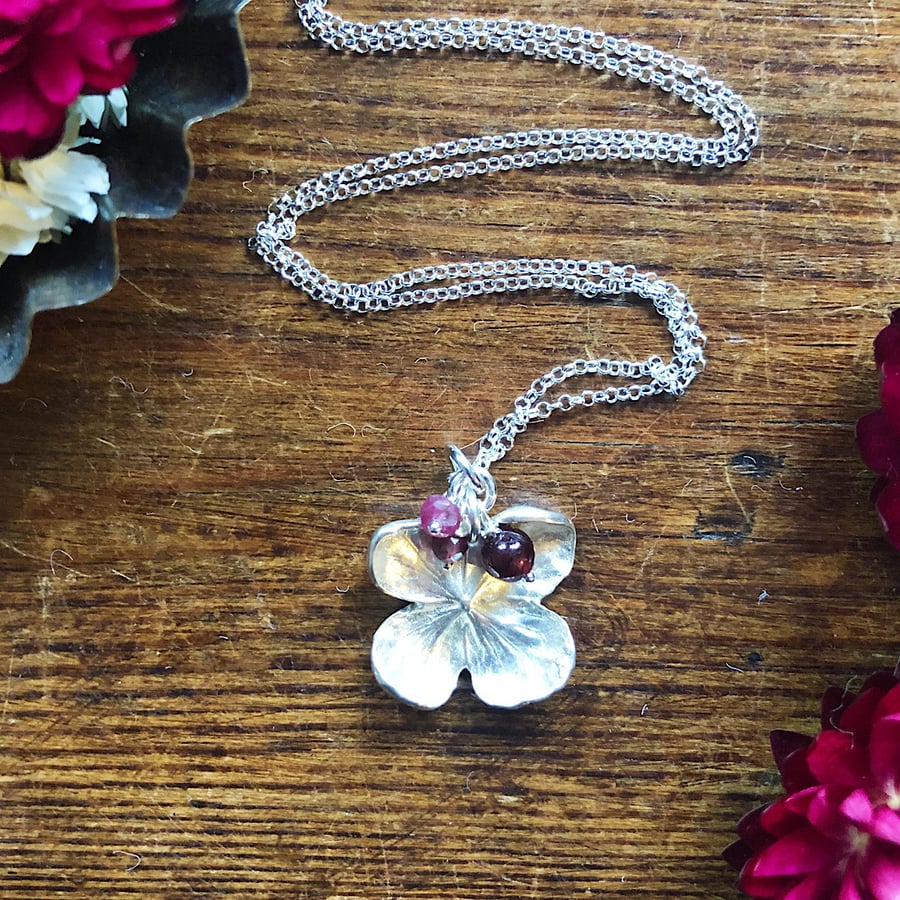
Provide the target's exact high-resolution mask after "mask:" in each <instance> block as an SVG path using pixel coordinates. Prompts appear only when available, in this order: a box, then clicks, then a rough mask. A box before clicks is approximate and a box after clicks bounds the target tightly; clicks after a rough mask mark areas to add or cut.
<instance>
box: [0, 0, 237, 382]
mask: <svg viewBox="0 0 900 900" xmlns="http://www.w3.org/2000/svg"><path fill="white" fill-rule="evenodd" d="M248 2H249V0H196V2H195V3H194V4H193V5H192V6H191V8H190V9H189V10H188V12H187V14H186V15H185V17H184V18H183V19H182V21H181V22H179V23H178V24H177V25H175V26H174V27H173V28H171V29H169V30H167V31H164V32H161V33H160V34H157V35H152V36H151V37H148V38H144V39H143V40H141V41H139V42H137V43H136V45H135V49H136V51H137V53H138V56H139V62H138V67H137V71H136V72H135V75H134V77H133V78H132V79H131V81H130V82H129V101H130V102H129V110H128V115H129V123H128V127H127V128H124V129H121V130H119V131H116V132H113V133H111V134H110V135H109V136H108V137H107V138H105V139H104V141H103V143H102V144H101V145H100V148H99V153H98V155H100V157H101V158H102V159H103V160H104V162H105V163H106V164H107V167H108V168H109V170H110V177H111V180H112V184H113V187H112V189H111V191H110V194H109V196H108V197H104V198H100V201H99V206H100V215H99V216H98V217H97V219H96V221H94V222H92V223H77V224H76V225H74V227H73V230H72V234H70V235H68V236H67V237H66V238H65V239H64V240H62V241H60V242H59V243H53V244H42V245H40V246H38V247H36V248H35V250H34V251H33V252H32V253H30V254H29V255H28V256H23V257H10V258H9V259H8V260H7V261H6V262H5V263H4V264H3V265H2V266H0V383H2V382H8V381H10V380H11V379H12V378H13V377H15V375H16V374H17V373H18V371H19V369H20V368H21V366H22V363H23V362H24V360H25V357H26V355H27V353H28V348H29V344H30V342H31V323H32V320H33V319H34V316H35V315H36V314H37V313H39V312H43V311H44V310H50V309H63V308H66V307H71V306H80V305H82V304H85V303H90V302H91V301H92V300H96V299H97V298H98V297H102V296H103V295H104V294H106V293H108V292H109V291H110V290H112V288H113V286H114V285H115V284H116V282H117V281H118V280H119V266H118V240H117V236H116V220H117V219H119V218H154V219H157V218H158V219H163V218H170V217H171V216H174V215H175V214H176V213H177V212H178V210H179V209H181V207H182V205H183V204H184V200H185V197H186V195H187V190H188V186H189V185H190V182H191V178H192V177H193V171H194V170H193V161H192V157H191V153H190V149H189V147H188V141H187V137H188V134H187V133H188V130H189V128H190V126H191V125H193V124H194V123H195V122H198V121H199V120H200V119H204V118H211V117H213V116H216V115H219V114H221V113H223V112H226V111H227V110H229V109H233V108H234V107H235V106H237V105H238V104H240V103H241V102H242V101H243V100H244V99H245V98H246V97H247V94H248V93H249V89H250V71H249V66H248V62H247V54H246V49H245V45H244V39H243V35H242V33H241V28H240V23H239V21H238V14H239V13H240V11H241V9H243V7H244V6H246V5H247V3H248ZM188 50H189V51H190V52H187V51H188ZM199 86H203V87H204V88H205V90H198V87H199Z"/></svg>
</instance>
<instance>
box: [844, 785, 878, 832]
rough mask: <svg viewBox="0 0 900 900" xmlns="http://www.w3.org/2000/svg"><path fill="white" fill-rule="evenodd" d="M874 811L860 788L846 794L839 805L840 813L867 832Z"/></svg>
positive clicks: (867, 797)
mask: <svg viewBox="0 0 900 900" xmlns="http://www.w3.org/2000/svg"><path fill="white" fill-rule="evenodd" d="M874 811H875V810H874V807H873V806H872V801H871V800H870V799H869V795H868V794H867V793H866V792H865V791H864V790H863V789H862V788H858V789H857V790H855V791H853V792H852V793H850V794H848V795H847V796H846V797H845V798H844V800H843V802H842V803H841V812H842V813H843V814H844V815H845V816H846V817H847V818H848V819H850V821H851V822H854V823H855V824H857V825H859V826H860V827H861V828H862V829H863V830H868V827H869V823H870V822H871V821H872V814H873V813H874Z"/></svg>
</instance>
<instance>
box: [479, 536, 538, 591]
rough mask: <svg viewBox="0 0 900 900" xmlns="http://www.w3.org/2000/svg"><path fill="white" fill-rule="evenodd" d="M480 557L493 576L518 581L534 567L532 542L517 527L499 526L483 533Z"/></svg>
mask: <svg viewBox="0 0 900 900" xmlns="http://www.w3.org/2000/svg"><path fill="white" fill-rule="evenodd" d="M481 558H482V560H483V562H484V567H485V568H486V569H487V570H488V572H490V573H491V575H493V576H494V578H500V579H502V580H503V581H519V580H520V579H522V578H525V577H527V576H528V575H530V574H531V570H532V569H533V568H534V542H533V541H532V540H531V538H530V537H528V535H527V534H525V532H524V531H520V530H519V529H518V528H501V529H500V530H499V531H492V532H491V533H490V534H488V535H485V538H484V540H483V541H482V544H481Z"/></svg>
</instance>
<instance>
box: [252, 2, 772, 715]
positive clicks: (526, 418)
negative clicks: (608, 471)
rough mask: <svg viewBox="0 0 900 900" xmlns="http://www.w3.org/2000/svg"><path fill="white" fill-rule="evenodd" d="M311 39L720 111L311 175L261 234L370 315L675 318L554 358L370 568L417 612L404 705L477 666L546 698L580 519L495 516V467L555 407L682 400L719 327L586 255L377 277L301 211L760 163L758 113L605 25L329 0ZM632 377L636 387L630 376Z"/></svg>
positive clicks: (497, 681) (267, 248)
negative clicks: (332, 255)
mask: <svg viewBox="0 0 900 900" xmlns="http://www.w3.org/2000/svg"><path fill="white" fill-rule="evenodd" d="M296 2H297V6H298V9H299V15H300V20H301V22H302V23H303V25H304V26H305V28H306V29H307V31H308V32H309V34H310V36H311V37H313V38H315V39H316V40H319V41H321V42H322V43H323V44H325V45H326V46H328V47H331V48H332V49H335V50H343V51H354V52H357V53H376V52H383V53H389V52H392V51H397V50H411V51H424V50H468V51H474V52H486V53H492V54H513V53H514V54H518V55H522V56H528V57H534V58H535V59H539V60H553V61H562V62H566V63H569V64H571V65H574V66H584V67H587V68H591V69H595V70H597V71H600V72H610V73H614V74H616V75H620V76H622V77H624V78H631V79H636V80H637V81H640V82H642V83H644V84H648V85H652V86H654V87H656V88H658V89H659V90H661V91H665V92H668V93H672V94H675V95H676V96H677V97H680V98H681V99H682V100H683V101H684V102H686V103H688V104H689V105H692V106H694V107H696V108H697V109H699V110H700V111H702V112H703V113H705V114H706V115H707V116H709V118H710V119H711V120H712V121H713V122H715V123H716V124H717V125H718V126H719V128H720V129H721V132H722V135H721V137H696V136H693V135H690V134H682V133H670V132H666V131H660V130H636V129H630V128H629V129H620V128H572V129H569V128H565V129H563V128H552V129H533V130H529V131H517V132H512V133H506V134H494V135H483V136H478V137H470V138H462V139H460V140H454V141H446V142H443V143H439V144H432V145H429V146H425V147H416V148H414V149H411V150H400V151H397V152H394V153H390V154H388V155H386V156H378V157H373V158H372V159H368V160H366V161H365V162H361V163H354V164H353V165H348V166H344V167H343V168H340V169H336V170H335V171H332V172H326V173H324V174H322V175H319V176H317V177H315V178H311V179H309V180H308V181H305V182H303V183H302V184H300V185H299V186H297V187H295V188H293V189H291V190H289V191H288V192H287V193H285V194H284V195H282V196H281V197H280V198H279V199H278V200H276V201H275V202H274V203H273V204H272V205H271V207H270V208H269V211H268V215H267V217H266V218H265V219H264V220H263V221H262V222H260V223H259V225H258V227H257V233H256V237H255V239H254V241H253V245H254V248H255V250H256V251H257V252H258V253H259V255H260V256H261V257H262V258H263V259H264V260H265V261H266V262H267V263H268V264H269V265H270V266H272V268H273V269H275V271H276V272H278V273H279V274H280V275H281V276H282V277H283V278H285V279H287V280H288V281H289V282H290V283H291V284H293V285H295V286H296V287H298V288H301V289H302V290H304V291H305V292H306V293H307V294H309V295H310V296H311V297H313V298H315V299H316V300H320V301H321V302H323V303H326V304H328V305H329V306H333V307H334V308H336V309H342V310H347V311H350V312H357V313H366V312H374V311H388V310H392V309H396V308H398V307H405V306H416V305H429V304H435V303H441V302H445V301H447V300H461V299H463V298H466V297H475V296H480V295H483V294H495V293H502V292H516V291H528V290H535V289H541V290H562V291H569V292H572V293H575V294H577V295H579V296H581V297H583V298H584V299H585V300H588V301H597V300H599V299H603V298H608V297H616V296H620V295H622V294H632V295H636V296H638V297H641V298H642V299H644V300H646V301H647V302H648V304H650V306H651V307H652V308H653V309H654V310H655V311H656V312H657V313H658V314H659V315H660V316H661V317H662V318H663V319H664V320H665V321H666V323H667V325H668V330H669V332H670V334H671V336H672V351H673V354H672V357H671V359H670V360H669V361H668V362H667V361H665V360H663V359H662V358H661V357H660V356H655V355H654V356H650V357H648V358H647V359H645V360H639V361H631V360H623V359H606V358H597V359H576V360H573V361H572V362H568V363H565V364H563V365H558V366H555V367H554V368H553V369H551V370H550V371H549V372H547V373H546V374H545V375H542V376H541V377H540V378H538V379H536V380H535V381H534V382H532V384H531V386H530V387H529V388H528V389H527V390H526V391H525V392H524V393H523V394H522V395H521V396H519V397H517V398H516V400H515V401H514V403H513V408H512V410H511V411H510V412H508V413H507V414H506V415H504V416H501V417H500V418H499V419H497V421H496V422H494V424H493V426H492V427H491V428H490V430H489V431H488V432H487V434H485V435H484V436H483V437H482V438H481V440H480V441H479V443H478V450H477V452H476V454H475V457H474V459H471V460H470V459H469V458H468V457H467V456H466V455H465V454H464V453H462V452H461V451H460V450H459V449H457V448H456V447H451V448H450V461H451V473H450V475H449V478H448V482H449V485H448V489H447V491H446V492H445V493H444V494H436V495H432V496H431V497H428V498H427V500H426V501H425V502H424V504H423V505H422V508H421V510H420V514H419V516H418V517H417V518H413V519H405V520H402V521H399V522H392V523H389V524H388V525H385V526H383V527H382V528H380V529H379V530H378V531H377V532H376V533H375V535H374V537H373V538H372V542H371V546H370V550H369V568H370V572H371V575H372V579H373V581H374V582H375V584H376V585H378V587H379V588H381V589H382V590H383V591H384V592H385V593H387V594H389V595H391V596H393V597H396V598H398V599H400V600H403V601H406V602H407V603H408V604H409V605H408V606H406V607H404V608H403V609H401V610H400V611H399V612H396V613H394V614H393V615H392V616H390V617H389V618H388V619H386V620H385V622H383V623H382V625H381V626H380V628H379V629H378V631H377V632H376V633H375V636H374V639H373V642H372V668H373V671H374V673H375V676H376V678H377V679H378V681H379V682H380V683H381V685H382V686H383V687H385V688H386V689H387V690H388V691H389V692H391V693H392V694H394V695H395V696H396V697H398V698H399V699H401V700H403V701H405V702H407V703H410V704H412V705H414V706H419V707H422V708H426V709H433V708H436V707H438V706H441V705H442V704H443V703H445V702H446V701H447V700H448V699H449V697H450V695H451V693H452V692H453V690H454V689H455V688H456V686H457V682H458V680H459V676H460V674H461V673H462V672H463V671H468V672H469V675H470V677H471V679H472V686H473V688H474V690H475V692H476V693H477V694H478V696H479V697H480V698H481V699H482V700H483V701H485V702H486V703H489V704H491V705H494V706H501V707H516V706H521V705H523V704H525V703H531V702H534V701H537V700H542V699H544V698H546V697H548V696H549V695H550V694H552V693H554V692H555V691H557V690H559V689H560V688H561V687H563V686H564V685H565V683H566V682H567V680H568V678H569V676H570V674H571V672H572V669H573V667H574V664H575V645H574V641H573V638H572V634H571V631H570V630H569V626H568V624H567V623H566V621H565V620H564V619H563V618H562V617H561V616H559V615H557V614H556V613H554V612H552V611H551V610H549V609H547V608H546V607H545V606H543V605H542V602H541V601H542V600H543V599H544V598H545V597H546V596H548V595H549V594H551V593H552V592H553V590H555V588H556V587H557V585H558V584H559V583H560V582H561V581H562V580H563V578H565V577H566V575H568V574H569V572H570V571H571V569H572V565H573V561H574V553H575V528H574V526H573V525H572V522H571V521H570V520H569V519H568V518H567V517H566V516H564V515H561V514H560V513H555V512H548V511H546V510H541V509H537V508H535V507H531V506H516V507H513V508H511V509H507V510H504V511H503V512H501V513H499V514H497V515H494V516H492V515H490V511H491V509H492V507H493V505H494V500H495V498H496V489H495V485H494V480H493V476H492V475H491V473H490V466H491V464H492V463H495V462H497V461H498V460H500V459H502V458H503V457H504V456H505V455H506V453H508V452H509V451H510V450H511V449H512V447H513V444H514V443H515V440H516V438H517V436H518V435H520V434H521V433H522V432H523V431H525V429H526V428H527V427H528V426H529V425H530V424H531V423H532V422H537V421H541V420H543V419H546V418H547V417H548V416H550V415H552V414H553V413H554V412H557V411H563V412H564V411H568V410H571V409H575V408H577V407H586V406H594V405H597V404H613V403H618V402H621V401H636V400H641V399H644V398H646V397H653V396H657V395H661V394H668V395H670V396H672V397H680V396H681V395H682V394H683V393H684V392H685V390H686V389H687V387H688V385H689V384H690V383H691V381H693V379H694V377H695V376H696V375H697V374H698V373H699V372H700V371H701V370H702V369H703V366H704V358H703V346H704V344H705V337H704V335H703V332H702V331H701V330H700V328H699V326H698V324H697V316H696V314H695V312H694V310H693V308H692V307H691V305H690V303H689V302H688V300H687V298H686V297H685V295H684V293H682V291H680V290H679V289H678V288H677V287H676V286H675V285H674V284H672V283H670V282H667V281H664V280H662V279H660V278H657V277H656V275H655V274H653V273H652V272H651V273H645V272H640V271H638V270H637V269H636V268H635V266H633V265H614V264H613V263H611V262H607V261H592V260H573V259H498V260H490V261H474V262H467V263H448V264H444V265H435V266H425V267H422V268H417V269H412V270H410V271H406V272H400V273H397V274H395V275H391V276H389V277H387V278H382V279H378V280H376V281H370V282H362V283H352V282H346V281H338V280H335V279H334V278H331V277H330V276H328V275H327V274H325V273H324V272H322V271H320V270H319V269H317V268H316V267H315V266H314V265H313V264H312V263H311V262H310V261H309V260H308V259H307V258H306V257H305V256H304V255H303V254H302V253H300V252H299V251H297V250H294V249H293V248H292V247H290V246H289V243H288V242H290V241H291V240H292V239H293V238H294V237H295V235H296V231H297V221H298V219H299V218H300V217H301V216H303V215H305V214H306V213H309V212H311V211H312V210H314V209H317V208H319V207H322V206H327V205H329V204H332V203H337V202H339V201H343V200H349V199H351V198H353V197H363V196H366V195H368V194H374V193H379V192H382V191H391V190H396V189H398V188H401V187H413V186H415V185H419V184H429V183H433V182H441V181H446V180H450V179H459V178H465V177H468V176H470V175H487V174H490V173H493V172H502V171H508V170H510V169H529V168H533V167H535V166H552V165H562V164H565V163H572V162H580V161H584V160H606V159H622V160H629V159H644V160H648V161H660V162H666V163H672V164H675V165H682V166H694V167H717V168H723V167H725V166H728V165H731V164H734V163H738V162H742V161H744V160H746V159H748V158H749V156H750V154H751V152H752V150H753V148H754V147H755V146H756V144H757V142H758V140H759V129H758V125H757V119H756V116H755V114H754V113H753V111H752V110H751V109H750V108H749V107H748V106H747V105H746V104H745V103H744V101H743V100H742V99H741V97H740V96H739V95H737V94H735V93H734V92H733V91H732V90H730V89H729V88H727V87H726V86H725V85H724V84H723V83H722V82H721V81H716V80H714V79H712V78H710V77H709V76H708V74H707V72H706V70H705V69H704V68H703V67H701V66H697V65H694V64H692V63H689V62H687V61H686V60H684V59H681V58H679V57H677V56H674V55H672V54H671V53H665V52H663V51H660V50H657V49H655V48H654V47H651V46H649V45H646V44H638V43H633V42H631V41H629V40H627V39H625V38H617V37H608V36H606V35H605V34H603V33H602V32H599V31H590V30H588V29H585V28H580V27H566V26H563V25H555V24H543V25H542V24H535V23H533V22H527V21H511V20H507V19H482V18H473V19H460V18H448V19H443V18H428V19H402V20H400V21H382V22H377V23H375V24H365V23H362V22H348V21H345V20H344V19H342V18H341V17H340V16H337V15H335V14H333V13H330V12H326V10H325V4H326V0H296ZM586 375H592V376H601V377H608V378H613V379H615V380H616V382H615V383H614V384H611V385H606V386H603V387H601V388H599V389H587V390H582V391H580V392H578V393H567V392H565V391H559V392H558V391H556V390H555V389H556V388H558V387H559V386H560V385H562V384H563V383H564V382H566V381H567V380H568V379H570V378H575V377H582V376H586ZM623 382H624V383H623Z"/></svg>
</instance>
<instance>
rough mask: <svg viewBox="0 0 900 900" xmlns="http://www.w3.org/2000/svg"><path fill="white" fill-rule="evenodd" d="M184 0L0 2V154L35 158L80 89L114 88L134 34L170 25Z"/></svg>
mask: <svg viewBox="0 0 900 900" xmlns="http://www.w3.org/2000/svg"><path fill="white" fill-rule="evenodd" d="M183 6H184V2H183V0H2V3H0V155H2V156H4V157H7V158H9V157H15V156H26V157H35V156H40V155H41V154H42V153H45V152H46V151H47V150H49V149H51V148H52V146H53V145H54V144H55V143H56V142H57V141H58V139H59V137H60V135H61V133H62V129H63V126H64V124H65V116H66V108H67V107H68V106H69V104H71V103H72V101H73V100H74V99H75V98H76V97H77V96H78V95H79V94H81V93H85V92H88V93H89V92H92V91H93V92H106V91H109V90H112V89H113V88H115V87H119V86H121V85H122V84H124V83H125V81H126V80H127V79H128V78H130V76H131V74H132V72H133V71H134V65H135V58H134V54H133V53H132V52H131V44H132V42H133V41H134V39H135V38H138V37H141V36H143V35H146V34H151V33H153V32H155V31H160V30H161V29H163V28H168V27H169V26H170V25H173V24H174V23H175V22H176V21H177V19H178V17H179V15H180V13H181V11H182V9H183Z"/></svg>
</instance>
